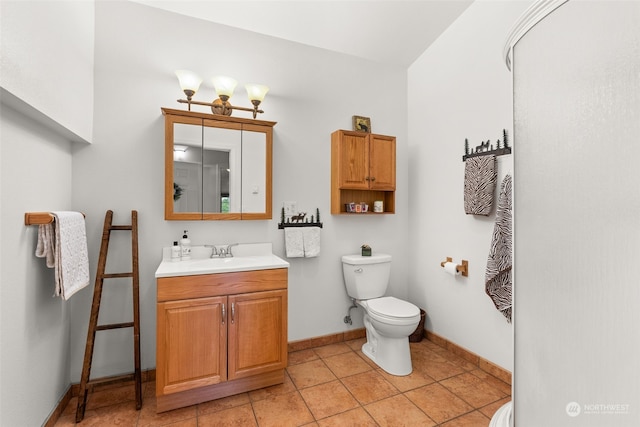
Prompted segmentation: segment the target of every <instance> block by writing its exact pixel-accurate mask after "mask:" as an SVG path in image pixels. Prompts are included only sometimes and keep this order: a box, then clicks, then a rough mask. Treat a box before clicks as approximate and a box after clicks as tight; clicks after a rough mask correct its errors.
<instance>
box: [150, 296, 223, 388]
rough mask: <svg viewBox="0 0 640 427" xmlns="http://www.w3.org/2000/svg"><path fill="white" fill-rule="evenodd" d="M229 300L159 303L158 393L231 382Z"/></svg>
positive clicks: (205, 299)
mask: <svg viewBox="0 0 640 427" xmlns="http://www.w3.org/2000/svg"><path fill="white" fill-rule="evenodd" d="M226 301H227V297H212V298H198V299H192V300H181V301H170V302H162V303H158V305H157V309H158V313H157V319H158V325H157V340H158V342H157V347H156V348H157V354H156V356H157V357H156V359H157V360H156V365H157V368H156V383H157V384H156V394H157V395H165V394H171V393H177V392H180V391H185V390H190V389H195V388H199V387H203V386H207V385H211V384H217V383H219V382H222V381H225V380H226V379H227V324H226V323H227V321H226V319H225V314H226V313H225V307H226Z"/></svg>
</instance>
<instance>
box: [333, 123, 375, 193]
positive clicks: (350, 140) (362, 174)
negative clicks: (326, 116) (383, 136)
mask: <svg viewBox="0 0 640 427" xmlns="http://www.w3.org/2000/svg"><path fill="white" fill-rule="evenodd" d="M339 156H340V159H339V164H340V170H339V173H340V182H339V186H340V188H350V189H354V190H359V189H361V190H367V189H368V188H369V139H368V138H367V135H366V134H362V133H360V134H359V133H356V132H342V134H341V137H340V142H339Z"/></svg>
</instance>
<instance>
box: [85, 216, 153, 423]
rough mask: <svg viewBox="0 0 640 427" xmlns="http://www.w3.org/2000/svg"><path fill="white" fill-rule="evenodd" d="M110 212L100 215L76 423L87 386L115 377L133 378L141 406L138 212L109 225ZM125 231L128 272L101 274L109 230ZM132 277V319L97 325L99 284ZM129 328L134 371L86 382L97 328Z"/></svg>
mask: <svg viewBox="0 0 640 427" xmlns="http://www.w3.org/2000/svg"><path fill="white" fill-rule="evenodd" d="M112 220H113V211H111V210H108V211H107V213H106V215H105V218H104V229H103V231H102V244H101V245H100V257H99V259H98V269H97V271H96V282H95V287H94V289H93V304H92V305H91V317H90V318H89V331H88V333H87V346H86V348H85V352H84V364H83V366H82V378H81V380H80V391H79V393H78V406H77V408H76V422H78V423H79V422H80V421H82V419H83V418H84V412H85V409H86V405H87V393H88V388H87V386H89V385H95V384H100V383H105V382H112V381H117V380H126V379H133V380H134V381H135V388H136V389H135V394H136V409H140V408H141V407H142V373H141V371H140V288H139V273H138V212H137V211H131V225H112ZM115 230H126V231H131V266H132V271H131V272H128V273H111V274H107V273H105V267H106V264H107V253H108V252H109V237H110V236H111V231H115ZM127 277H130V278H132V282H133V284H132V285H133V286H132V287H133V322H126V323H114V324H108V325H98V314H99V312H100V299H101V298H102V285H103V283H104V279H117V278H127ZM120 328H133V348H134V372H133V373H131V374H126V375H122V376H118V377H109V378H106V379H97V380H92V381H89V377H90V374H91V362H92V360H93V346H94V343H95V340H96V332H97V331H105V330H110V329H120Z"/></svg>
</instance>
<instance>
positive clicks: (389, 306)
mask: <svg viewBox="0 0 640 427" xmlns="http://www.w3.org/2000/svg"><path fill="white" fill-rule="evenodd" d="M361 303H362V305H363V306H364V307H365V308H366V310H367V313H368V314H369V316H371V317H373V318H375V319H377V320H378V321H379V322H383V323H390V324H410V323H413V322H415V321H416V318H418V319H419V317H420V309H419V308H418V307H416V306H415V305H413V304H411V303H410V302H408V301H403V300H401V299H398V298H395V297H382V298H373V299H369V300H366V301H361Z"/></svg>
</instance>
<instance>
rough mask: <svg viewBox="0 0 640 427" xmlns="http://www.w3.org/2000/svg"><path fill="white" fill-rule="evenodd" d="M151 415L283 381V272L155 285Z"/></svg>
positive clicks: (175, 279) (222, 275) (185, 278)
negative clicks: (154, 405)
mask: <svg viewBox="0 0 640 427" xmlns="http://www.w3.org/2000/svg"><path fill="white" fill-rule="evenodd" d="M157 285H158V286H157V298H158V302H157V346H156V396H157V411H158V412H163V411H167V410H170V409H175V408H180V407H184V406H189V405H193V404H196V403H199V402H205V401H208V400H212V399H218V398H221V397H226V396H230V395H233V394H238V393H243V392H246V391H249V390H255V389H258V388H262V387H268V386H271V385H275V384H280V383H282V382H283V381H284V368H285V367H286V365H287V269H286V268H276V269H268V270H253V271H240V272H231V273H216V274H203V275H190V276H174V277H160V278H158V279H157Z"/></svg>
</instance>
